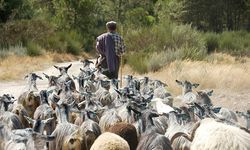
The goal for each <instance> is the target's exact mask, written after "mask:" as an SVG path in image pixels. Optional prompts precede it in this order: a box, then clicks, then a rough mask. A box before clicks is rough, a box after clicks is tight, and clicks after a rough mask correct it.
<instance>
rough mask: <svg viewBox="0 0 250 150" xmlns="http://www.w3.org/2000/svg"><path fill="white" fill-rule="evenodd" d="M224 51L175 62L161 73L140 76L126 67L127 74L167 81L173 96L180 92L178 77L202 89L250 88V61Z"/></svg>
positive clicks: (231, 89) (238, 89)
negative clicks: (201, 59) (203, 58)
mask: <svg viewBox="0 0 250 150" xmlns="http://www.w3.org/2000/svg"><path fill="white" fill-rule="evenodd" d="M241 60H244V61H239V60H237V59H236V58H235V57H232V56H229V55H225V54H214V55H213V56H211V58H209V60H207V61H188V60H185V61H174V62H172V63H171V64H169V65H167V66H165V67H163V68H162V69H161V70H159V71H158V72H151V73H147V74H143V75H138V74H136V73H135V72H133V71H132V70H131V69H129V67H127V66H126V67H125V69H124V72H125V74H129V73H131V74H134V75H136V76H149V77H151V78H153V79H159V80H162V81H164V82H165V83H167V84H168V90H169V91H171V92H172V93H173V94H174V95H178V94H181V88H180V87H179V86H178V85H177V84H176V82H175V80H176V79H178V80H188V81H191V82H193V83H199V84H200V87H199V89H223V90H227V91H235V92H239V91H241V90H246V89H250V60H249V58H242V59H241Z"/></svg>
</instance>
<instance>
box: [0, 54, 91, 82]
mask: <svg viewBox="0 0 250 150" xmlns="http://www.w3.org/2000/svg"><path fill="white" fill-rule="evenodd" d="M82 57H85V58H86V57H89V56H87V55H86V54H82V56H78V57H77V56H74V55H69V54H58V53H50V54H46V55H42V56H38V57H30V56H16V55H12V56H9V57H8V58H5V59H3V60H0V80H2V81H3V80H17V79H21V78H23V77H24V75H25V74H26V73H27V72H34V71H38V70H42V69H45V68H48V66H51V65H52V64H53V63H55V62H64V61H73V60H78V59H80V58H82Z"/></svg>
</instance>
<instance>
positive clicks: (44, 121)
mask: <svg viewBox="0 0 250 150" xmlns="http://www.w3.org/2000/svg"><path fill="white" fill-rule="evenodd" d="M53 119H54V118H53V117H52V118H49V119H46V120H43V123H44V124H47V123H50V122H51V121H52V120H53Z"/></svg>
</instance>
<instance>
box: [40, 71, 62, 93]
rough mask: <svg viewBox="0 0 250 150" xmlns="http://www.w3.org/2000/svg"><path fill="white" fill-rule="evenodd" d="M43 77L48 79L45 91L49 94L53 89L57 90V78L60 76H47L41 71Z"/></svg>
mask: <svg viewBox="0 0 250 150" xmlns="http://www.w3.org/2000/svg"><path fill="white" fill-rule="evenodd" d="M43 74H44V76H45V78H47V79H48V81H49V83H48V88H47V92H48V93H49V94H51V93H52V92H53V91H55V90H58V89H59V85H58V78H59V77H60V76H59V77H56V76H49V75H47V74H45V73H43Z"/></svg>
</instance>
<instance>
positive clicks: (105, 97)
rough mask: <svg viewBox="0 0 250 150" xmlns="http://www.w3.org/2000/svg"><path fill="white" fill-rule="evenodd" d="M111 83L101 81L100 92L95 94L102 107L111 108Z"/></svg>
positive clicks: (99, 83)
mask: <svg viewBox="0 0 250 150" xmlns="http://www.w3.org/2000/svg"><path fill="white" fill-rule="evenodd" d="M109 88H110V81H108V80H107V81H103V80H100V81H99V82H98V88H97V89H98V90H97V91H96V92H95V95H96V99H97V100H98V101H100V102H101V103H102V106H110V105H111V104H112V102H113V100H112V98H111V95H110V93H109Z"/></svg>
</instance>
